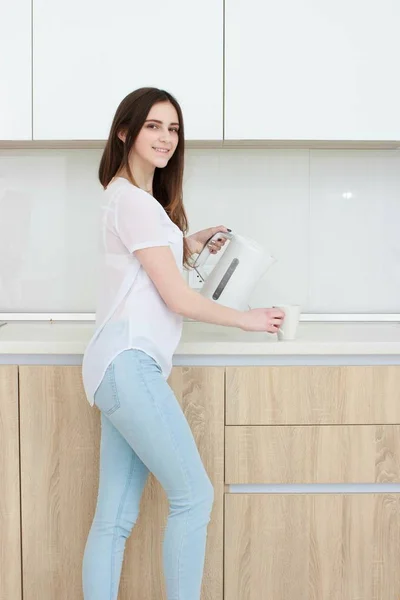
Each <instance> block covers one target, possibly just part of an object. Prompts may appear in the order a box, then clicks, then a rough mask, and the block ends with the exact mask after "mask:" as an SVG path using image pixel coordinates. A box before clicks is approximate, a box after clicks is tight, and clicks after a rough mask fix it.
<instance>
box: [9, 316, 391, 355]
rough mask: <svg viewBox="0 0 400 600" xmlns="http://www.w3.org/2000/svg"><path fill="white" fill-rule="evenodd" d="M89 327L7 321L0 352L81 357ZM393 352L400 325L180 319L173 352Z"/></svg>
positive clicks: (340, 353) (80, 324)
mask: <svg viewBox="0 0 400 600" xmlns="http://www.w3.org/2000/svg"><path fill="white" fill-rule="evenodd" d="M93 331H94V324H88V323H60V322H58V323H38V322H35V323H33V322H9V323H8V324H7V325H5V326H4V327H0V355H12V354H25V355H27V354H32V355H34V354H49V355H59V354H63V355H67V354H75V355H82V354H83V352H84V350H85V348H86V345H87V343H88V342H89V340H90V338H91V336H92V333H93ZM371 354H373V355H380V354H382V355H398V356H400V324H399V323H310V322H304V323H300V325H299V329H298V335H297V339H296V340H294V341H287V342H280V341H278V340H277V337H276V336H275V335H271V334H264V333H249V332H245V331H241V330H240V329H236V328H230V327H221V326H215V325H207V324H204V323H196V322H185V323H184V328H183V335H182V339H181V342H180V344H179V346H178V348H177V351H176V353H175V355H176V356H191V355H210V356H211V355H214V356H215V355H218V356H234V355H236V356H245V355H247V356H254V355H258V356H260V355H261V356H285V355H299V356H300V355H303V356H304V355H371Z"/></svg>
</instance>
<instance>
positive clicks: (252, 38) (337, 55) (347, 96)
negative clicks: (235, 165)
mask: <svg viewBox="0 0 400 600" xmlns="http://www.w3.org/2000/svg"><path fill="white" fill-rule="evenodd" d="M225 7H226V15H225V36H226V37H225V40H226V41H225V65H226V72H225V138H226V139H230V140H234V139H254V140H259V139H270V140H380V141H381V140H383V141H392V140H400V77H399V57H400V45H399V32H400V2H399V0H379V2H377V1H376V0H301V1H299V0H285V1H284V2H282V1H279V0H278V1H277V0H246V2H243V1H242V0H225Z"/></svg>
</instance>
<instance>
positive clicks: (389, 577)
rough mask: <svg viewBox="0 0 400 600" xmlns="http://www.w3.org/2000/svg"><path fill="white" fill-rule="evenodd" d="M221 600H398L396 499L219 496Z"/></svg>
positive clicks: (399, 498)
mask: <svg viewBox="0 0 400 600" xmlns="http://www.w3.org/2000/svg"><path fill="white" fill-rule="evenodd" d="M225 502H226V504H225V506H226V514H225V600H288V599H293V600H395V599H397V598H399V597H400V569H399V556H400V494H385V493H383V494H351V495H347V494H314V495H311V494H226V500H225Z"/></svg>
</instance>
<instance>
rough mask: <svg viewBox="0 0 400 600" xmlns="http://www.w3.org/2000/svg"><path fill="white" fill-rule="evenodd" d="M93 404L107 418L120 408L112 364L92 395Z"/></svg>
mask: <svg viewBox="0 0 400 600" xmlns="http://www.w3.org/2000/svg"><path fill="white" fill-rule="evenodd" d="M94 403H95V405H96V406H97V408H99V409H100V410H101V412H102V413H104V414H105V415H107V416H108V417H109V416H110V415H112V414H113V413H114V412H115V411H116V410H117V409H118V408H119V407H120V406H121V404H120V401H119V396H118V390H117V384H116V382H115V373H114V365H113V363H111V364H110V365H109V366H108V367H107V370H106V372H105V374H104V377H103V380H102V382H101V384H100V386H99V388H98V390H97V392H96V393H95V395H94Z"/></svg>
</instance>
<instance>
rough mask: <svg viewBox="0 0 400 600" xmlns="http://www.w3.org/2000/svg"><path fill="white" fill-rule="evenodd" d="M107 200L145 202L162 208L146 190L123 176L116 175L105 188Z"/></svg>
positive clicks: (139, 203) (138, 203)
mask: <svg viewBox="0 0 400 600" xmlns="http://www.w3.org/2000/svg"><path fill="white" fill-rule="evenodd" d="M105 193H106V195H107V197H108V200H109V202H111V203H113V202H115V203H118V201H121V202H132V203H134V204H137V205H139V206H140V205H141V204H143V203H145V204H146V205H153V206H156V207H159V208H162V207H161V205H160V203H159V202H158V201H157V200H156V199H155V198H154V197H153V196H152V195H151V194H149V193H148V192H146V191H145V190H142V189H141V188H139V187H137V186H136V185H133V183H131V182H130V181H128V180H127V179H125V178H124V177H116V178H115V179H114V180H113V181H112V182H111V183H110V184H109V185H108V186H107V189H106V190H105Z"/></svg>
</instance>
